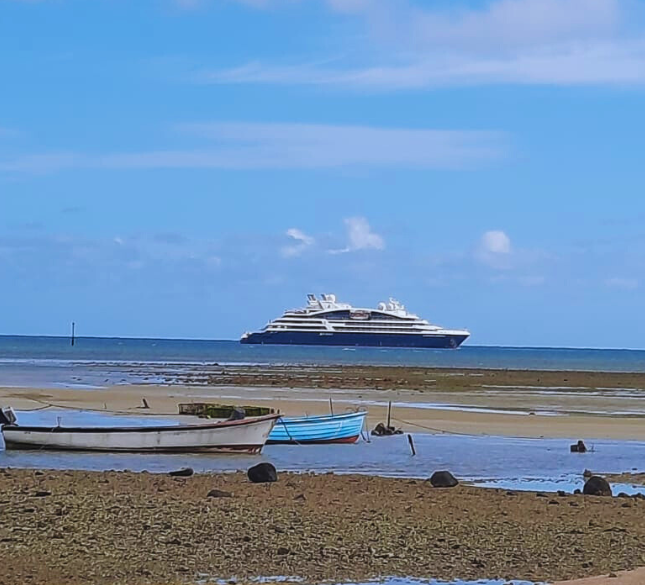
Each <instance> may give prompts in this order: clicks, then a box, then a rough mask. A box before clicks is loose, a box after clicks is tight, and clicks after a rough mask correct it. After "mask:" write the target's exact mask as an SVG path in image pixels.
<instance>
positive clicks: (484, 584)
mask: <svg viewBox="0 0 645 585" xmlns="http://www.w3.org/2000/svg"><path fill="white" fill-rule="evenodd" d="M303 581H304V580H303V579H302V578H300V577H257V578H255V579H250V582H251V583H259V584H271V583H302V582H303ZM245 582H249V581H245ZM232 583H237V580H236V579H230V580H224V579H209V578H204V579H200V580H198V581H197V583H196V585H211V584H212V585H229V584H232ZM331 583H332V582H327V585H331ZM336 585H546V583H534V582H533V581H522V580H517V579H510V580H509V579H478V580H475V581H463V580H461V579H457V580H455V581H441V580H437V579H414V578H411V577H384V578H381V579H374V580H370V581H361V582H356V581H345V582H342V583H340V584H336Z"/></svg>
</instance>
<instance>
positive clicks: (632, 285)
mask: <svg viewBox="0 0 645 585" xmlns="http://www.w3.org/2000/svg"><path fill="white" fill-rule="evenodd" d="M605 285H606V286H608V287H611V288H619V289H622V290H635V289H637V288H638V286H639V282H638V280H637V279H635V278H619V277H614V278H608V279H606V280H605Z"/></svg>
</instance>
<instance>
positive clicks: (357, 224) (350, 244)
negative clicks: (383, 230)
mask: <svg viewBox="0 0 645 585" xmlns="http://www.w3.org/2000/svg"><path fill="white" fill-rule="evenodd" d="M344 222H345V227H346V229H347V246H346V247H344V248H341V249H340V250H330V253H331V254H345V253H347V252H356V251H358V250H384V249H385V240H384V239H383V237H382V236H380V235H379V234H377V233H376V232H374V230H373V229H372V227H371V226H370V224H369V222H368V221H367V219H366V218H365V217H360V216H359V217H348V218H346V219H345V220H344Z"/></svg>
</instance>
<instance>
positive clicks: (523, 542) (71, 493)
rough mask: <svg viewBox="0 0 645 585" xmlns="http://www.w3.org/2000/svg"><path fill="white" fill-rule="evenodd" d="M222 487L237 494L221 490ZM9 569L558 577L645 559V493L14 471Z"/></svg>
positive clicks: (117, 578) (151, 577)
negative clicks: (548, 492)
mask: <svg viewBox="0 0 645 585" xmlns="http://www.w3.org/2000/svg"><path fill="white" fill-rule="evenodd" d="M213 489H217V490H221V491H223V492H228V493H230V494H231V496H230V497H207V494H208V493H209V491H210V490H213ZM0 493H1V494H2V495H1V496H0V510H1V513H0V560H3V561H4V562H3V566H5V567H6V569H7V570H4V571H3V572H2V573H1V574H0V583H2V584H5V583H6V584H10V583H11V584H12V585H13V584H15V583H34V584H42V585H54V584H57V585H64V584H76V583H86V582H91V583H117V582H118V583H128V584H132V585H134V584H139V583H142V584H143V583H156V584H159V585H163V584H171V583H194V582H196V581H198V580H199V579H200V578H201V579H203V578H205V577H215V578H222V579H228V578H232V577H237V578H240V579H243V580H244V579H248V578H252V577H256V576H271V575H290V576H300V577H303V578H305V580H306V581H308V582H320V581H321V580H327V579H331V580H336V581H339V580H346V579H352V580H365V579H369V578H372V577H379V576H386V575H400V576H410V577H421V578H428V577H432V578H437V579H443V580H448V581H449V580H453V579H456V578H463V579H473V580H474V579H479V578H492V577H499V578H504V579H511V578H516V579H526V580H531V581H541V580H547V581H555V580H558V579H571V578H578V577H585V576H592V575H598V574H608V573H610V572H616V571H622V570H629V569H633V568H636V567H637V566H638V565H643V564H645V552H644V550H643V546H642V542H643V538H645V501H641V500H637V499H631V498H629V499H624V498H594V497H586V496H563V497H558V496H555V495H549V496H546V497H540V496H538V495H536V494H535V493H519V492H510V493H509V492H506V491H501V490H500V491H498V490H484V489H477V488H472V487H463V486H460V487H457V488H454V489H438V488H432V487H431V486H430V484H429V483H428V482H425V481H420V480H404V479H385V478H376V477H365V476H336V475H332V474H327V475H307V474H305V475H290V474H282V475H281V476H280V479H279V481H278V483H276V484H271V485H266V484H265V485H255V484H251V483H249V482H248V480H247V479H246V477H245V475H243V474H240V473H238V474H226V475H195V476H192V477H189V478H172V477H169V476H166V475H153V474H148V473H141V474H135V473H129V472H121V473H119V472H102V473H100V472H80V471H75V472H70V471H67V472H51V471H35V472H34V471H24V470H22V471H21V470H2V471H1V472H0Z"/></svg>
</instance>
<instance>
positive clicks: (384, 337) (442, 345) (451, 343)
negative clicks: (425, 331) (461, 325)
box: [240, 331, 468, 349]
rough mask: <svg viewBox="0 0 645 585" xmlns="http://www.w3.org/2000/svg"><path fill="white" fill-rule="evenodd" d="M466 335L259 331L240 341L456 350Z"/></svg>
mask: <svg viewBox="0 0 645 585" xmlns="http://www.w3.org/2000/svg"><path fill="white" fill-rule="evenodd" d="M467 337H468V336H467V335H433V336H428V337H426V336H423V335H416V334H410V333H401V334H396V333H325V334H322V335H321V334H320V333H317V332H310V331H260V332H257V333H251V334H250V335H249V336H248V337H244V338H243V339H241V340H240V342H241V343H250V344H276V345H340V346H344V347H350V346H361V347H425V348H435V349H455V348H457V347H459V346H460V345H461V344H462V343H463V342H464V340H465V339H466V338H467Z"/></svg>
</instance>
